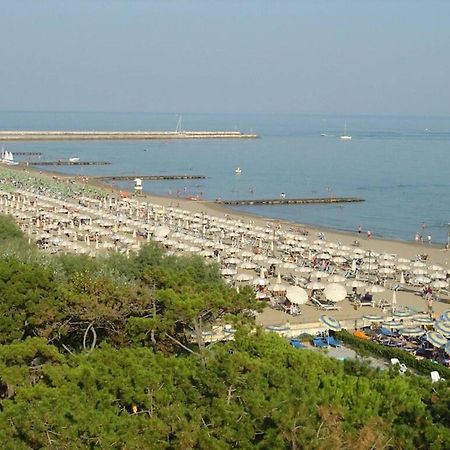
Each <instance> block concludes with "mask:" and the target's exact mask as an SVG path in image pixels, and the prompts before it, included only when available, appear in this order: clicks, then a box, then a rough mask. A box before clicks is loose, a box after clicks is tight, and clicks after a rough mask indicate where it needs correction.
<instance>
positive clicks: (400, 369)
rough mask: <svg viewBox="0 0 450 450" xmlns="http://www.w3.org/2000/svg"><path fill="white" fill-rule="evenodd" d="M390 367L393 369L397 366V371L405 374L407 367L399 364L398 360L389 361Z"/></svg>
mask: <svg viewBox="0 0 450 450" xmlns="http://www.w3.org/2000/svg"><path fill="white" fill-rule="evenodd" d="M391 365H392V366H394V367H397V366H398V371H399V372H400V373H402V374H403V373H405V372H406V371H407V367H406V366H405V364H403V363H401V362H400V361H399V360H398V358H392V359H391Z"/></svg>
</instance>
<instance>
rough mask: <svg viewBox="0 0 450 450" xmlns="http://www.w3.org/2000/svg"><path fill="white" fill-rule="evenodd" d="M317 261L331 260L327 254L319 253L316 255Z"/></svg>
mask: <svg viewBox="0 0 450 450" xmlns="http://www.w3.org/2000/svg"><path fill="white" fill-rule="evenodd" d="M316 258H317V259H331V255H329V254H328V253H319V254H318V255H316Z"/></svg>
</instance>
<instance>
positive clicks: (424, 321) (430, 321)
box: [412, 317, 434, 325]
mask: <svg viewBox="0 0 450 450" xmlns="http://www.w3.org/2000/svg"><path fill="white" fill-rule="evenodd" d="M412 320H413V321H414V322H417V323H420V324H421V325H433V324H434V320H433V319H432V318H431V317H413V319H412Z"/></svg>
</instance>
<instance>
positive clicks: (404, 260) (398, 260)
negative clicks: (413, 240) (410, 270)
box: [397, 258, 411, 264]
mask: <svg viewBox="0 0 450 450" xmlns="http://www.w3.org/2000/svg"><path fill="white" fill-rule="evenodd" d="M397 262H399V263H401V264H403V263H404V264H409V263H410V262H411V260H410V259H407V258H398V259H397Z"/></svg>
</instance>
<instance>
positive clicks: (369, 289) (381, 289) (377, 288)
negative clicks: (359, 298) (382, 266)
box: [366, 284, 386, 294]
mask: <svg viewBox="0 0 450 450" xmlns="http://www.w3.org/2000/svg"><path fill="white" fill-rule="evenodd" d="M385 290H386V289H385V288H384V287H383V286H379V285H378V284H372V285H370V286H367V288H366V291H367V292H371V293H372V294H376V293H378V292H384V291H385Z"/></svg>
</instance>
